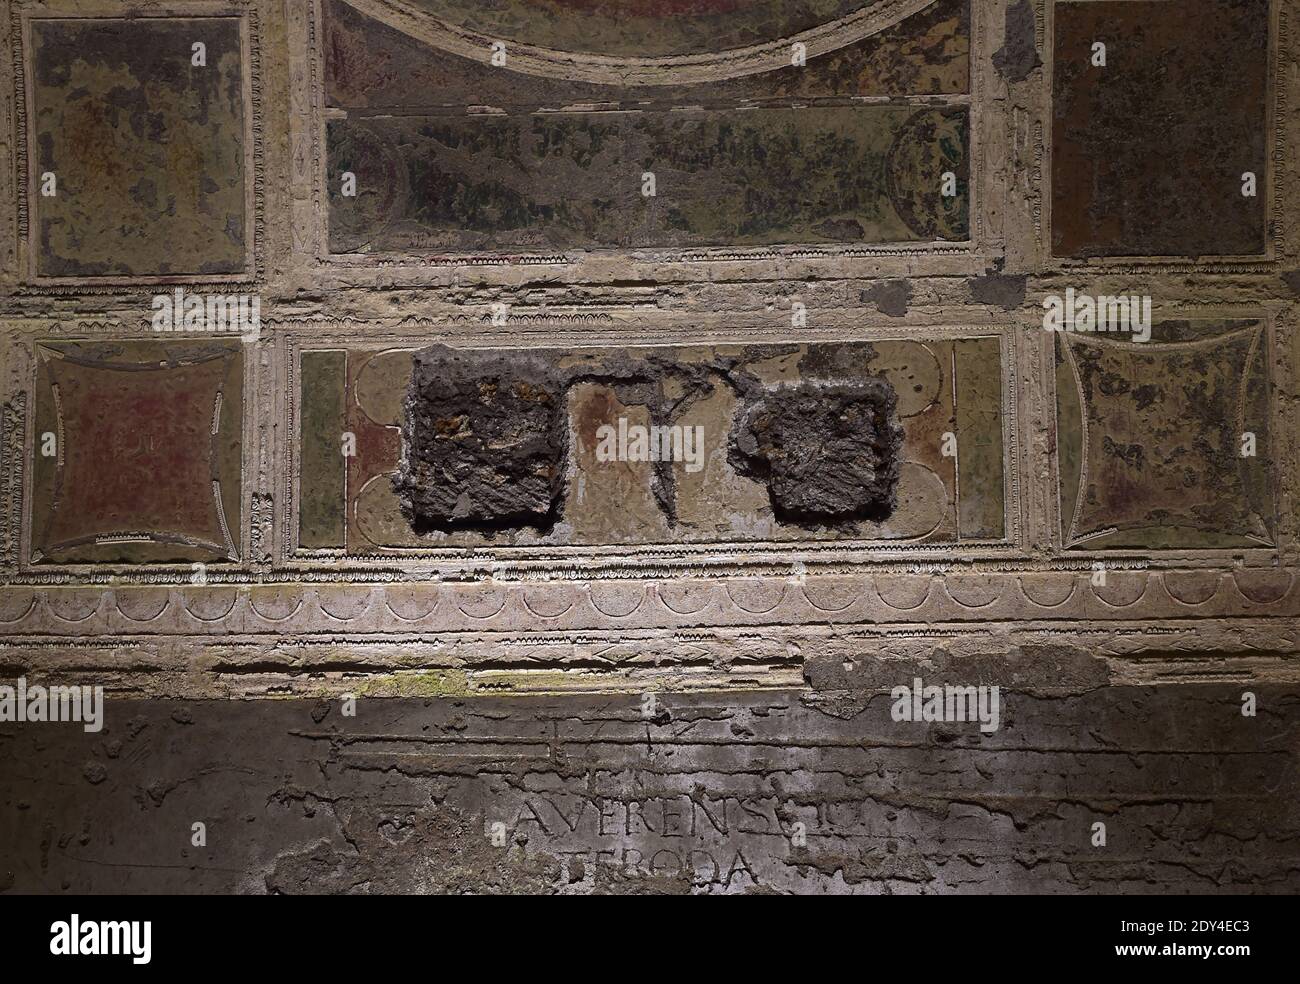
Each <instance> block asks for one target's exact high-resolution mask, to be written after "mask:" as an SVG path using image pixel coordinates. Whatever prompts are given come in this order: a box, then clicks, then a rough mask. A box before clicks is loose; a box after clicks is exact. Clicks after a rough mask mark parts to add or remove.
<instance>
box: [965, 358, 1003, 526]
mask: <svg viewBox="0 0 1300 984" xmlns="http://www.w3.org/2000/svg"><path fill="white" fill-rule="evenodd" d="M953 349H954V352H953V372H954V374H955V376H956V384H957V449H958V450H957V473H958V485H959V489H960V498H959V501H958V520H957V525H958V529H959V530H960V531H961V535H962V537H963V538H965V537H970V538H974V539H1001V538H1002V537H1003V536H1004V535H1005V532H1006V496H1005V482H1004V479H1003V469H1004V466H1003V440H1002V353H1001V340H1000V339H998V338H996V337H990V338H963V339H959V340H958V341H956V342H954V343H953Z"/></svg>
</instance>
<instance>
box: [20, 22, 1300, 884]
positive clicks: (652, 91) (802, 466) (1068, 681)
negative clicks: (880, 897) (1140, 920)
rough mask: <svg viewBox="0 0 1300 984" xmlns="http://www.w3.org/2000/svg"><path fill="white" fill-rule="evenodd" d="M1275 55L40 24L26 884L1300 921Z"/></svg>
mask: <svg viewBox="0 0 1300 984" xmlns="http://www.w3.org/2000/svg"><path fill="white" fill-rule="evenodd" d="M1298 18H1300V0H1179V2H1156V0H1087V2H1083V0H990V2H968V0H802V2H785V0H755V2H751V3H744V4H737V3H732V2H723V0H707V2H695V3H651V2H641V0H504V2H500V3H493V4H481V3H476V2H470V0H463V2H462V0H290V2H282V0H194V2H189V0H184V2H183V0H148V2H146V0H140V2H136V0H126V2H120V0H112V2H110V0H43V2H37V0H12V2H7V3H5V4H4V5H3V7H0V51H3V52H4V53H5V57H6V59H7V61H8V62H9V64H10V66H11V71H10V72H9V73H8V78H6V79H5V80H4V84H3V85H0V336H2V337H0V352H2V353H3V355H2V361H0V686H5V685H8V684H11V683H14V682H15V681H16V680H18V679H19V678H21V679H23V680H24V681H26V682H28V683H31V684H33V685H36V684H47V683H58V684H76V685H99V686H103V687H105V688H106V690H107V691H108V694H109V698H110V699H109V703H108V711H107V723H106V725H105V730H104V731H103V732H102V733H99V734H86V733H84V732H82V731H81V730H80V728H79V726H77V725H75V724H39V723H32V722H26V723H17V722H11V721H7V720H3V719H0V762H2V763H3V764H2V765H0V888H6V887H7V888H11V889H14V890H22V891H60V890H64V889H69V890H72V889H81V890H93V891H110V890H114V889H120V888H126V889H129V890H138V891H147V890H151V889H153V890H156V889H178V890H198V889H221V890H240V891H268V890H270V891H381V890H404V891H406V890H411V891H415V890H449V891H507V890H508V891H520V890H536V891H544V892H551V891H560V892H566V891H574V892H577V891H647V890H650V891H660V890H662V891H750V890H773V891H807V892H823V891H826V892H831V891H835V892H843V891H894V892H905V891H927V892H938V891H989V890H998V891H1011V890H1035V891H1062V892H1066V891H1115V892H1140V891H1156V890H1161V891H1178V892H1182V891H1216V890H1217V891H1261V892H1272V891H1279V892H1280V891H1294V890H1295V889H1296V887H1297V885H1298V883H1300V874H1298V872H1300V863H1298V862H1297V858H1298V857H1300V853H1298V851H1297V834H1298V829H1297V828H1298V818H1297V815H1296V803H1297V802H1298V801H1300V799H1298V797H1297V795H1296V793H1297V787H1296V782H1297V780H1296V766H1297V755H1298V754H1300V729H1298V728H1297V723H1298V722H1297V709H1298V708H1300V578H1297V573H1298V572H1300V508H1297V501H1298V500H1297V495H1298V494H1300V334H1298V327H1300V326H1298V325H1297V301H1298V300H1300V230H1298V225H1297V221H1296V219H1297V212H1296V207H1295V205H1294V204H1293V202H1294V200H1295V190H1296V181H1297V173H1296V155H1297V151H1300V148H1298V147H1297V142H1298V141H1300V117H1298V116H1297V112H1298V109H1297V108H1298V107H1300V70H1298V69H1300V64H1298V62H1297V59H1298V58H1300V52H1297V51H1296V50H1295V42H1294V31H1295V27H1296V24H1297V23H1298ZM199 49H201V52H200V51H199ZM1100 295H1104V296H1108V297H1111V298H1116V297H1123V298H1125V299H1126V305H1125V308H1124V310H1125V311H1129V312H1132V313H1135V314H1140V313H1142V312H1144V311H1145V310H1146V308H1145V303H1144V301H1149V303H1150V318H1149V322H1148V319H1146V318H1144V317H1139V318H1138V320H1137V322H1136V323H1133V324H1129V325H1127V326H1126V330H1123V331H1114V332H1106V333H1101V332H1089V331H1061V332H1055V331H1046V330H1044V328H1045V327H1046V325H1045V322H1044V313H1045V305H1046V309H1047V310H1049V311H1050V310H1055V308H1053V307H1052V306H1053V305H1056V304H1058V303H1059V304H1061V305H1063V306H1064V305H1068V306H1069V309H1070V310H1072V311H1079V310H1082V309H1081V308H1080V307H1079V304H1082V303H1084V302H1083V301H1081V300H1080V298H1087V299H1089V303H1090V299H1091V298H1093V297H1097V296H1100ZM1062 309H1064V308H1062ZM1102 309H1103V310H1113V311H1115V312H1119V311H1120V308H1119V306H1118V305H1114V304H1112V305H1106V304H1105V303H1104V302H1103V304H1102ZM241 311H242V312H243V313H244V314H246V315H249V316H250V317H251V314H252V312H253V311H256V312H257V315H258V318H257V320H256V322H255V323H248V322H244V323H241V324H238V325H237V324H235V323H234V322H233V321H232V318H233V317H234V316H235V315H237V314H238V313H239V312H241ZM1078 324H1080V322H1078V321H1076V322H1075V323H1074V325H1075V326H1077V325H1078ZM1148 335H1149V337H1148ZM638 434H645V435H649V434H658V435H660V438H662V440H663V442H664V443H662V444H660V445H656V447H657V448H663V449H667V450H668V453H667V454H666V457H665V456H664V455H659V454H654V455H651V454H648V453H645V452H644V449H643V450H641V451H638V450H636V448H637V446H638V445H637V443H636V442H637V441H638V440H640V438H639V437H638V436H637V435H638ZM660 438H656V440H659V439H660ZM673 441H676V442H677V443H676V444H675V445H674V444H673V443H672V442H673ZM611 449H612V450H611ZM917 678H922V679H923V681H924V684H925V685H940V686H944V685H947V686H953V687H968V686H969V687H992V686H998V687H1000V688H1002V691H1001V694H1002V698H1001V699H1002V705H1001V710H1002V716H1001V720H1000V722H999V726H998V727H997V728H995V729H990V730H985V731H982V730H981V729H980V724H979V722H971V721H966V722H951V721H947V722H934V721H925V722H909V721H899V720H895V719H894V717H893V716H892V715H891V705H892V701H891V693H890V692H891V691H892V690H893V689H894V688H895V687H899V686H911V685H913V683H914V681H915V680H916V679H917ZM2 695H3V691H0V696H2ZM349 696H355V697H357V704H356V715H355V716H345V715H344V714H343V707H344V706H345V705H344V703H343V702H344V699H345V698H347V697H349ZM272 698H290V699H272ZM1252 710H1253V711H1254V714H1253V715H1252V714H1251V713H1250V711H1252ZM194 822H205V823H208V824H209V826H210V828H211V836H210V839H209V844H208V847H206V848H203V849H198V848H192V847H189V846H188V845H189V839H188V838H189V835H188V831H189V829H190V825H191V824H192V823H194ZM498 823H499V824H502V825H503V827H502V828H501V829H503V830H505V833H506V837H505V840H504V842H502V843H498V844H494V843H493V839H492V838H493V835H494V831H495V830H496V828H494V824H498ZM1095 823H1105V824H1106V825H1107V843H1106V845H1105V846H1104V847H1103V846H1097V845H1095V844H1094V838H1095V832H1094V830H1093V825H1094V824H1095ZM798 825H802V827H799V826H798ZM796 835H797V836H798V837H804V836H806V842H805V843H800V844H796V843H795V840H796ZM665 852H666V853H665ZM656 858H657V859H658V860H656Z"/></svg>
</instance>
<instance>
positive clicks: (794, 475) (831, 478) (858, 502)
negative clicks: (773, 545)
mask: <svg viewBox="0 0 1300 984" xmlns="http://www.w3.org/2000/svg"><path fill="white" fill-rule="evenodd" d="M896 408H897V395H896V393H895V391H894V388H893V387H892V386H890V385H889V384H888V383H887V382H884V381H883V380H872V381H870V382H867V383H864V384H861V385H855V386H827V387H816V386H799V387H788V388H785V389H778V390H774V391H771V392H767V393H765V394H763V395H762V396H760V397H759V398H758V399H757V400H753V401H751V402H748V403H747V404H746V405H745V406H744V407H743V408H742V409H741V411H740V412H739V414H738V416H737V419H736V426H735V431H734V434H733V437H732V462H733V465H734V467H735V468H736V469H737V470H738V471H740V472H741V473H742V474H748V475H750V476H751V477H754V478H758V479H759V480H761V481H763V482H765V483H766V485H767V490H768V494H769V496H770V497H771V500H772V509H773V511H774V512H775V513H776V516H777V518H778V519H780V520H782V521H784V522H794V523H799V524H801V525H803V524H807V525H820V524H825V523H843V522H851V521H856V520H860V519H869V520H874V521H880V520H882V519H884V518H886V517H888V516H889V514H890V513H892V512H893V510H894V506H895V505H896V491H897V485H898V472H899V460H898V459H899V454H898V452H899V448H900V447H901V446H902V443H903V429H902V427H901V426H900V425H899V423H898V419H897V415H896Z"/></svg>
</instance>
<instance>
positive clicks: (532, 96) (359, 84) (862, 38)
mask: <svg viewBox="0 0 1300 984" xmlns="http://www.w3.org/2000/svg"><path fill="white" fill-rule="evenodd" d="M322 10H323V14H324V33H325V46H324V51H325V65H324V67H325V91H326V98H327V99H328V101H329V105H330V106H332V107H335V108H338V109H344V110H347V111H349V112H357V113H362V114H364V113H365V112H379V111H382V110H384V109H399V108H401V109H408V110H410V109H420V110H424V111H430V112H432V111H434V110H439V111H445V112H452V111H457V110H459V111H460V112H461V113H463V112H465V110H466V108H467V107H470V106H490V107H492V109H493V110H495V111H499V112H506V113H517V112H530V111H532V110H534V109H537V108H541V107H545V108H551V109H559V108H562V107H564V106H570V105H575V104H580V103H600V104H609V103H624V104H635V105H638V106H651V105H663V104H673V105H691V106H701V105H715V104H719V103H722V102H729V103H731V104H735V103H736V102H737V101H739V100H746V101H758V100H761V101H767V102H772V101H782V100H784V101H785V103H786V104H787V105H788V104H789V103H790V101H791V100H794V99H799V100H807V99H819V98H844V97H853V96H873V97H882V96H893V97H899V96H923V95H941V94H949V95H956V94H960V93H966V92H969V91H970V4H969V0H936V2H934V3H931V4H929V5H928V6H925V7H923V8H922V9H921V10H919V11H918V12H916V13H914V14H911V15H910V16H907V17H903V18H902V19H900V20H897V21H895V22H892V23H889V24H888V25H887V26H885V27H883V28H881V29H879V30H876V31H874V32H870V33H866V34H863V31H862V30H857V31H854V30H852V29H850V28H843V29H841V31H840V32H839V33H838V34H836V33H834V32H832V33H831V35H830V36H829V37H830V40H828V41H826V42H825V44H826V46H827V50H825V51H822V50H821V49H820V48H818V47H817V45H816V43H814V44H813V46H812V48H811V49H809V51H810V52H811V53H808V52H804V53H796V49H795V48H794V45H793V42H791V43H784V44H778V45H774V46H772V47H771V49H770V51H768V52H767V53H766V54H764V55H763V56H762V57H761V58H760V59H759V60H758V61H757V62H755V61H753V60H748V59H747V60H744V61H743V62H742V61H741V60H736V63H735V64H734V65H733V66H731V67H727V66H728V63H727V62H726V61H725V60H724V59H722V58H721V57H719V58H717V59H715V61H716V64H706V65H705V66H702V67H698V68H697V69H695V70H693V72H681V71H674V70H673V69H671V68H664V69H663V70H662V71H661V72H660V76H661V78H662V81H659V80H658V79H656V80H654V81H647V82H645V83H644V84H631V83H630V82H628V81H626V79H625V78H624V77H622V76H620V75H619V74H618V73H611V75H610V77H609V78H608V79H605V80H601V79H599V78H592V77H590V75H589V74H588V75H579V74H577V73H575V72H572V71H570V72H568V74H566V73H565V71H564V69H563V67H562V66H559V67H556V69H555V70H554V71H551V72H548V73H546V74H539V73H537V72H533V71H521V70H515V67H514V64H515V63H514V62H513V61H512V60H511V43H512V42H511V40H510V39H509V38H503V41H502V43H504V44H505V46H506V47H505V49H504V55H505V64H504V65H493V64H491V62H490V58H489V56H490V53H491V52H490V49H487V48H484V49H483V50H482V51H479V52H473V50H472V49H471V50H470V52H468V53H465V52H464V49H458V51H459V52H460V53H458V51H452V50H449V49H448V48H446V47H439V46H437V45H436V44H434V43H428V42H426V41H422V40H417V39H416V38H415V37H413V36H411V34H408V33H405V32H404V31H402V30H399V29H398V28H397V27H395V26H391V25H389V24H386V23H384V22H382V21H380V20H377V19H376V18H374V17H370V16H366V15H365V14H363V13H361V12H360V11H359V10H357V9H356V8H355V7H353V6H351V5H349V4H347V3H344V2H342V0H325V2H324V3H323V5H322ZM371 10H372V12H374V9H373V8H371ZM751 10H752V7H751ZM749 12H750V11H733V12H732V13H731V14H730V16H731V18H732V20H734V21H737V22H744V21H745V20H746V15H747V14H748V13H749ZM431 13H438V14H439V15H440V16H443V17H445V16H447V12H446V11H445V10H440V11H431ZM472 13H473V14H487V15H488V16H490V11H489V9H488V8H486V7H485V6H484V5H482V4H477V3H476V4H474V5H473V10H472ZM465 19H466V20H467V21H468V20H472V19H473V18H472V16H468V17H466V18H465ZM564 21H567V23H568V24H570V25H571V26H572V27H573V28H574V34H575V36H574V37H572V38H560V37H557V38H556V39H555V40H556V41H557V42H558V43H560V44H568V43H575V44H577V45H579V47H578V48H575V49H572V50H574V51H581V50H584V49H583V48H582V47H581V46H582V45H583V43H584V42H586V43H590V42H591V41H592V40H593V35H592V31H591V24H592V21H591V18H590V17H589V16H578V15H577V14H575V13H574V12H573V11H568V12H567V13H566V15H564V16H562V17H559V18H555V19H553V20H551V21H544V20H542V19H541V18H533V19H532V20H531V21H527V22H526V23H525V22H523V21H521V22H520V24H519V30H521V31H523V30H528V31H529V32H530V33H529V34H528V35H527V36H523V37H521V38H520V39H519V40H521V41H525V42H527V43H529V44H530V45H536V44H545V41H544V40H542V39H543V38H545V37H546V36H547V34H548V27H550V26H551V25H552V24H559V23H561V22H564ZM656 23H657V24H660V25H664V24H669V23H671V18H658V19H656ZM618 27H619V29H621V30H622V31H624V32H627V33H629V34H630V31H629V29H628V27H627V24H626V22H621V23H620V25H618ZM819 36H821V35H819ZM647 41H649V39H644V38H643V39H638V42H637V47H636V50H634V51H633V52H632V54H633V55H635V56H636V57H645V56H646V55H647V54H648V53H649V51H650V50H651V48H652V47H653V43H652V42H651V43H646V42H647ZM704 43H705V44H708V45H712V46H713V48H708V47H698V48H696V49H695V51H694V52H693V53H694V54H697V55H698V54H700V53H702V52H706V51H709V50H720V49H721V47H723V46H724V42H723V40H722V38H721V37H716V36H715V37H709V38H707V39H704ZM559 50H560V51H568V50H570V49H568V48H563V47H562V48H560V49H559ZM571 57H572V58H573V60H574V62H575V63H576V62H581V61H583V60H584V58H583V55H581V54H577V55H573V56H571ZM800 60H801V61H802V64H793V62H795V61H800ZM756 69H757V70H756Z"/></svg>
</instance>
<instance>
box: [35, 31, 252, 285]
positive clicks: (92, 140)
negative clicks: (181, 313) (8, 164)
mask: <svg viewBox="0 0 1300 984" xmlns="http://www.w3.org/2000/svg"><path fill="white" fill-rule="evenodd" d="M31 38H32V64H33V78H32V83H31V84H32V90H33V103H34V106H35V115H34V117H33V119H32V124H31V127H32V170H33V172H34V173H33V179H34V183H35V184H36V191H35V195H34V197H33V199H32V204H33V211H34V213H35V228H36V233H37V242H36V244H35V252H36V270H37V273H38V274H40V275H41V276H48V277H66V276H78V277H81V276H116V277H129V276H166V275H176V274H196V275H202V274H232V273H239V272H242V271H243V270H244V268H245V264H246V248H245V236H246V234H247V231H246V229H245V213H246V210H247V200H246V197H245V186H244V159H245V157H244V155H245V149H246V148H245V134H244V89H243V66H242V60H243V59H242V40H241V36H240V22H239V20H238V18H234V17H202V18H153V17H149V18H144V17H142V18H138V19H132V20H116V19H96V20H81V19H68V20H34V21H32V22H31ZM195 44H202V45H204V46H205V50H204V53H203V57H204V61H205V64H204V65H202V66H198V65H194V64H193V63H192V60H193V59H194V58H195V57H196V55H195V51H194V47H193V46H194V45H195ZM47 175H52V176H53V177H52V178H47V177H46V176H47ZM50 181H53V184H50ZM47 191H53V194H47Z"/></svg>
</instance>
